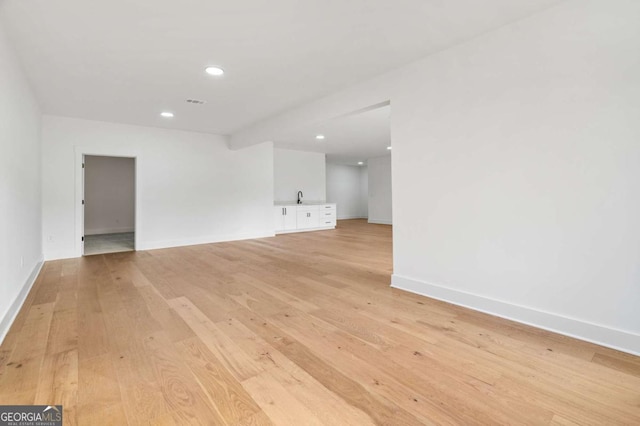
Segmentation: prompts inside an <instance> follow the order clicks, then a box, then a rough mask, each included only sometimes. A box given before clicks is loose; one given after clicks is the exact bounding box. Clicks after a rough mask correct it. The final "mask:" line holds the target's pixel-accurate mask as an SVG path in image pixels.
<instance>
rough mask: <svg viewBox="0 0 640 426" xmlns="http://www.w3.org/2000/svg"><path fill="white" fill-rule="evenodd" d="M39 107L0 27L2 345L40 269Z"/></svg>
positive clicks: (0, 331) (0, 328)
mask: <svg viewBox="0 0 640 426" xmlns="http://www.w3.org/2000/svg"><path fill="white" fill-rule="evenodd" d="M40 128H41V113H40V108H39V106H38V103H37V101H36V99H35V97H34V95H33V92H32V91H31V88H30V86H29V83H28V82H27V80H26V78H25V77H24V74H23V71H22V69H21V67H20V65H19V63H18V60H17V58H16V57H15V55H14V52H13V50H12V48H11V46H10V45H9V42H8V40H7V38H6V36H5V33H4V30H3V28H2V27H1V26H0V342H1V341H2V339H3V338H4V336H5V334H6V332H7V331H8V330H9V327H10V326H11V323H12V321H13V318H14V317H15V315H16V314H17V312H18V310H19V309H20V306H21V305H22V302H23V301H24V299H25V297H26V295H27V294H28V291H29V288H30V286H31V284H32V283H33V280H34V279H35V276H36V275H37V273H38V271H39V269H40V266H41V265H42V233H41V209H40V191H41V185H40V151H41V144H40Z"/></svg>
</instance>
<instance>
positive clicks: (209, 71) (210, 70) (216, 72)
mask: <svg viewBox="0 0 640 426" xmlns="http://www.w3.org/2000/svg"><path fill="white" fill-rule="evenodd" d="M205 71H206V72H207V74H209V75H215V76H221V75H222V74H224V70H223V69H222V68H220V67H207V68H206V69H205Z"/></svg>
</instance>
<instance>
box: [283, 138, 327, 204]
mask: <svg viewBox="0 0 640 426" xmlns="http://www.w3.org/2000/svg"><path fill="white" fill-rule="evenodd" d="M273 151H274V152H273V161H274V175H273V182H274V192H273V200H274V201H276V202H278V201H280V202H286V201H294V200H297V194H298V191H302V193H303V194H304V198H303V199H304V201H326V199H327V189H326V169H325V167H326V166H325V162H326V160H325V155H324V154H320V153H317V152H304V151H294V150H290V149H274V150H273Z"/></svg>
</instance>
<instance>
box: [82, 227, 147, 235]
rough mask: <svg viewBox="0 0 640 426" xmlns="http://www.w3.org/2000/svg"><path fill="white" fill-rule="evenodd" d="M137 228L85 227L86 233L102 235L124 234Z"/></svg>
mask: <svg viewBox="0 0 640 426" xmlns="http://www.w3.org/2000/svg"><path fill="white" fill-rule="evenodd" d="M134 231H135V228H132V227H127V228H97V229H85V230H84V235H102V234H122V233H126V232H134Z"/></svg>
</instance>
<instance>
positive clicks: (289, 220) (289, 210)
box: [283, 206, 298, 231]
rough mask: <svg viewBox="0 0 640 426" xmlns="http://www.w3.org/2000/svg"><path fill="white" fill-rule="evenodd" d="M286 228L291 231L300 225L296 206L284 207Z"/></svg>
mask: <svg viewBox="0 0 640 426" xmlns="http://www.w3.org/2000/svg"><path fill="white" fill-rule="evenodd" d="M283 217H284V230H285V231H291V230H293V229H296V228H297V227H298V225H297V220H296V208H295V207H291V206H287V207H284V216H283Z"/></svg>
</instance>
